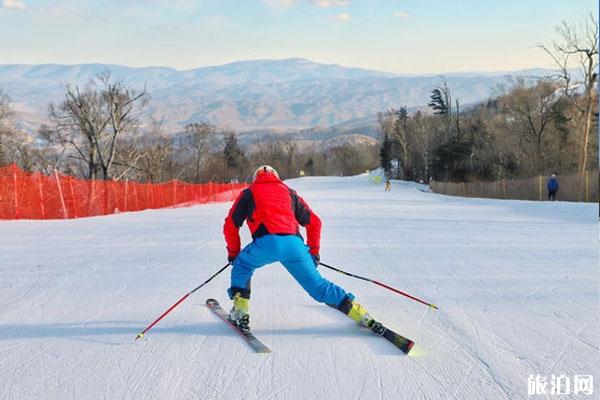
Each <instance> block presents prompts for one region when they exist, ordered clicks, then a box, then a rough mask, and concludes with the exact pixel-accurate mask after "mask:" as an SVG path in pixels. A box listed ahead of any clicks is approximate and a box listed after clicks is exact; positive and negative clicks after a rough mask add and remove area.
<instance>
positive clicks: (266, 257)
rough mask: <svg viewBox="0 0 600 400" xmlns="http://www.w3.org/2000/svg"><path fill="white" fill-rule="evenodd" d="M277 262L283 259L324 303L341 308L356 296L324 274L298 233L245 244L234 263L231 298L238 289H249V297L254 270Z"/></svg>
mask: <svg viewBox="0 0 600 400" xmlns="http://www.w3.org/2000/svg"><path fill="white" fill-rule="evenodd" d="M276 261H279V262H281V264H283V266H284V267H285V269H287V270H288V272H289V273H290V274H291V275H292V276H293V277H294V279H295V280H296V281H297V282H298V283H299V284H300V286H302V288H303V289H304V290H305V291H306V292H307V293H308V294H309V295H310V296H311V297H312V298H313V299H315V300H316V301H318V302H320V303H325V304H327V305H330V306H332V307H336V308H337V307H338V306H339V305H340V304H342V302H343V301H344V299H345V298H346V297H348V298H349V299H350V300H353V299H354V295H352V294H351V293H347V292H346V291H345V290H344V289H342V288H341V287H339V286H338V285H336V284H334V283H332V282H330V281H328V280H327V279H325V278H323V277H322V276H321V274H320V273H319V271H318V270H317V267H316V266H315V262H314V260H313V258H312V256H311V255H310V253H309V249H308V246H306V245H305V244H304V241H303V240H302V238H301V237H299V236H296V235H265V236H262V237H259V238H257V239H254V240H253V241H252V242H251V243H250V244H248V245H247V246H246V247H244V249H243V250H242V251H241V252H240V254H239V255H238V256H237V258H236V259H235V261H234V262H233V268H232V270H231V288H229V290H228V291H227V292H228V294H229V297H230V298H233V295H234V294H235V292H234V291H235V289H246V290H244V291H245V292H246V293H247V296H248V297H249V294H250V279H251V278H252V274H253V273H254V271H255V270H256V269H258V268H260V267H262V266H264V265H267V264H271V263H274V262H276Z"/></svg>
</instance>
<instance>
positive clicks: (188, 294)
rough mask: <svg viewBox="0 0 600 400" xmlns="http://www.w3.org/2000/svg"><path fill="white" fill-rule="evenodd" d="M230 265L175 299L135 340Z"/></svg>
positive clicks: (228, 264) (227, 265)
mask: <svg viewBox="0 0 600 400" xmlns="http://www.w3.org/2000/svg"><path fill="white" fill-rule="evenodd" d="M230 265H231V263H227V264H226V265H225V266H224V267H223V268H221V269H220V270H218V271H217V272H215V273H214V274H213V276H211V277H210V278H208V279H207V280H206V282H204V283H203V284H202V285H200V286H198V287H196V288H195V289H193V290H191V291H189V292H188V293H186V294H185V295H184V296H183V297H182V298H180V299H179V300H177V302H176V303H175V304H173V305H172V306H171V307H169V309H168V310H167V311H165V312H164V313H162V315H161V316H160V317H158V318H156V319H155V320H154V322H153V323H151V324H150V325H148V327H147V328H146V329H144V330H143V331H141V332H140V333H138V335H137V336H136V337H135V340H138V339H139V338H141V337H143V336H144V334H145V333H146V332H148V331H149V330H150V329H152V327H153V326H154V325H156V324H157V323H158V321H160V320H161V319H163V318H164V317H165V316H166V315H167V314H168V313H170V312H171V311H172V310H173V309H174V308H175V307H177V306H178V305H179V304H181V303H182V302H183V301H184V300H185V299H187V298H188V297H189V296H190V295H191V294H192V293H194V292H195V291H196V290H198V289H200V288H201V287H202V286H204V285H206V284H207V283H208V282H210V281H212V280H213V278H214V277H215V276H217V275H219V274H220V273H221V272H223V271H224V270H225V268H227V267H229V266H230Z"/></svg>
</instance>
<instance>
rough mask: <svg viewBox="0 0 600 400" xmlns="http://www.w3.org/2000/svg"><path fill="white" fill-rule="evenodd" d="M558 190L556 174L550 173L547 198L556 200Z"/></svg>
mask: <svg viewBox="0 0 600 400" xmlns="http://www.w3.org/2000/svg"><path fill="white" fill-rule="evenodd" d="M557 191H558V180H557V179H556V174H552V175H551V176H550V179H548V200H552V201H554V200H556V192H557Z"/></svg>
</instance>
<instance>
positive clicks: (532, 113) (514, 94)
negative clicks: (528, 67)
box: [499, 79, 556, 170]
mask: <svg viewBox="0 0 600 400" xmlns="http://www.w3.org/2000/svg"><path fill="white" fill-rule="evenodd" d="M555 90H556V87H555V85H554V84H553V83H551V82H550V81H547V80H542V81H540V82H538V84H537V85H536V86H534V87H527V85H526V84H525V81H524V80H523V79H518V80H517V82H516V84H515V86H514V87H513V88H512V90H511V92H510V93H508V94H506V95H504V96H503V97H501V98H500V100H499V101H500V105H501V107H502V109H503V111H504V113H505V114H506V115H507V117H508V119H509V121H510V123H511V125H512V126H514V128H515V130H516V133H517V135H518V137H519V138H520V139H521V146H522V149H523V152H524V153H528V152H529V150H530V146H532V145H533V150H534V154H535V160H536V161H535V167H536V169H537V170H541V169H542V167H543V150H544V138H545V134H546V132H547V129H546V128H547V127H548V124H549V123H550V122H551V121H552V117H553V114H552V112H553V109H552V103H553V100H554V93H555Z"/></svg>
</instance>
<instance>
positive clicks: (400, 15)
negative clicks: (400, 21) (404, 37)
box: [394, 11, 410, 18]
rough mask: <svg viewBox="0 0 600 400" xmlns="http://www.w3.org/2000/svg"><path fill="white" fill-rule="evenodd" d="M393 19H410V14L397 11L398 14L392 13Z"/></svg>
mask: <svg viewBox="0 0 600 400" xmlns="http://www.w3.org/2000/svg"><path fill="white" fill-rule="evenodd" d="M394 17H398V18H407V17H410V14H409V13H405V12H401V11H398V12H395V13H394Z"/></svg>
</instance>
